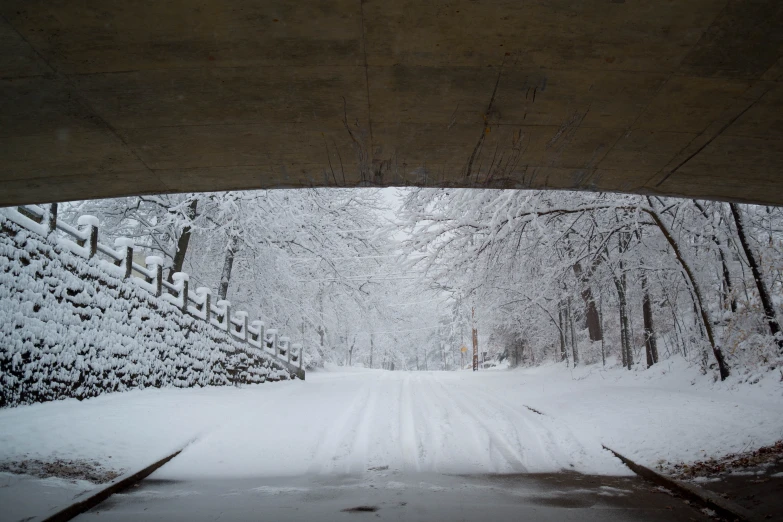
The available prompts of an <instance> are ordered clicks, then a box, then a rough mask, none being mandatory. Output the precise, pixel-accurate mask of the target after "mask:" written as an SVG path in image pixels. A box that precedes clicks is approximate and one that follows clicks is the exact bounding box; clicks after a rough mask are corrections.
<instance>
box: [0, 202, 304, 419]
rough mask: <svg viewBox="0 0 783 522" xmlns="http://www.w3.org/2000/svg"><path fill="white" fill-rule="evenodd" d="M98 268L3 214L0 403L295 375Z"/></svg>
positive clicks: (0, 239) (0, 227) (0, 236)
mask: <svg viewBox="0 0 783 522" xmlns="http://www.w3.org/2000/svg"><path fill="white" fill-rule="evenodd" d="M99 263H102V262H101V261H96V260H93V261H89V262H88V261H86V260H85V259H82V258H80V257H79V256H76V255H74V254H72V253H71V252H69V251H67V250H65V249H63V248H62V247H61V246H59V245H57V246H54V245H51V244H49V243H47V242H46V240H44V239H43V238H41V237H39V236H38V235H37V234H34V233H30V232H28V231H26V230H24V229H22V228H21V227H19V226H18V225H16V224H14V223H12V222H11V221H9V220H7V219H5V218H4V217H2V216H0V347H1V349H0V407H7V406H16V405H20V404H29V403H33V402H42V401H49V400H56V399H62V398H66V397H74V398H78V399H85V398H87V397H95V396H97V395H100V394H102V393H106V392H114V391H125V390H130V389H134V388H147V387H166V386H174V387H191V386H207V385H226V384H230V382H231V381H234V380H236V381H239V382H252V383H260V382H264V381H266V380H278V379H281V378H289V373H288V371H287V370H285V369H283V367H282V366H281V365H280V364H279V363H277V362H275V361H274V360H273V359H272V358H271V357H270V356H268V355H266V354H264V353H263V352H262V351H261V350H256V349H254V348H251V347H248V346H247V345H245V344H244V343H241V342H238V341H236V340H234V339H233V338H232V336H231V335H230V334H229V333H227V332H224V331H221V330H219V329H217V328H214V327H212V326H210V325H208V324H206V323H204V322H203V321H200V320H198V319H196V318H193V317H191V316H189V315H186V314H182V313H181V312H180V311H179V310H178V309H177V307H176V306H174V305H172V304H170V303H167V302H165V301H164V300H162V299H156V298H155V297H154V296H152V295H151V294H149V293H148V292H146V291H144V290H142V289H140V288H139V286H138V285H135V284H134V283H133V282H131V281H123V280H122V279H121V278H120V277H117V276H115V275H112V274H113V273H110V272H109V271H107V270H106V269H105V267H103V266H98V264H99ZM103 264H104V265H105V264H106V263H103ZM109 268H113V267H109ZM118 275H119V274H118ZM232 368H241V371H240V372H238V373H237V374H236V375H235V376H234V377H231V373H232V372H231V369H232Z"/></svg>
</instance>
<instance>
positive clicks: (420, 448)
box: [0, 361, 783, 520]
mask: <svg viewBox="0 0 783 522" xmlns="http://www.w3.org/2000/svg"><path fill="white" fill-rule="evenodd" d="M774 377H775V376H774V375H772V377H770V378H768V379H766V380H762V381H761V382H759V383H757V384H755V385H753V386H749V385H746V384H739V383H736V382H735V383H732V382H726V383H720V382H717V383H716V382H712V381H711V380H710V379H709V377H707V376H702V375H700V374H699V373H698V372H697V371H696V370H695V369H693V368H691V367H688V366H687V365H686V364H685V363H684V361H681V362H680V363H678V362H677V361H674V362H667V363H664V364H661V365H659V366H658V367H656V368H653V369H651V370H647V371H645V372H627V371H624V370H622V369H617V368H615V369H609V370H604V369H603V368H601V367H596V366H593V367H582V368H579V369H577V370H568V369H565V368H563V367H562V366H560V365H549V366H544V367H539V368H533V369H523V370H517V371H482V372H478V373H473V372H401V371H397V372H387V371H381V370H364V369H356V370H351V369H344V368H333V369H331V370H329V371H319V372H311V373H310V374H308V378H307V381H305V382H301V381H294V382H281V383H275V384H264V385H255V386H246V387H244V388H226V387H224V388H202V389H188V390H183V389H149V390H143V391H133V392H127V393H117V394H110V395H105V396H101V397H97V398H94V399H90V400H86V401H83V402H79V401H76V400H65V401H58V402H51V403H45V404H36V405H32V406H24V407H18V408H11V409H6V410H2V411H0V463H1V462H6V463H7V462H20V461H25V460H29V459H38V460H41V461H51V460H53V459H64V460H74V461H80V462H87V463H96V464H99V465H102V466H104V467H107V468H111V469H115V470H125V471H128V470H134V469H139V468H141V467H144V466H146V465H147V464H149V463H150V462H153V461H155V460H157V459H159V458H161V457H163V456H165V455H167V454H169V453H170V452H171V451H172V450H173V449H176V448H179V447H181V446H182V445H183V444H184V443H187V442H188V441H192V440H194V442H193V443H192V444H190V445H189V446H188V447H187V448H186V449H185V451H183V452H182V453H181V454H180V455H179V456H178V457H176V458H175V459H174V460H172V461H171V462H169V463H168V464H166V465H165V466H164V467H162V468H161V469H159V470H158V471H156V472H155V473H154V474H153V475H152V476H151V477H150V478H151V479H153V480H158V481H164V482H165V481H174V482H172V483H177V484H178V483H183V482H198V481H201V482H203V481H213V482H214V481H216V480H244V479H259V480H260V479H263V480H267V481H272V483H274V482H275V481H278V482H280V483H285V482H286V481H289V482H290V481H292V480H293V481H296V480H298V479H297V477H307V480H310V481H312V480H319V477H322V478H323V480H326V481H333V480H337V479H338V478H339V477H346V476H350V477H362V476H366V477H373V476H376V475H377V474H378V473H382V474H384V476H398V477H408V478H409V479H410V477H413V476H415V475H416V474H419V473H420V474H422V476H431V477H434V476H443V474H470V475H473V476H476V475H482V474H496V473H503V474H505V473H547V472H559V471H563V470H568V471H576V472H581V473H585V474H595V475H626V476H627V475H630V472H629V471H628V470H627V468H625V467H624V466H623V465H622V464H620V462H619V461H618V460H617V459H615V458H614V457H613V456H611V454H610V453H609V452H607V451H605V450H603V449H602V447H601V445H602V444H606V445H607V446H610V447H613V448H614V449H616V450H618V451H621V452H622V453H624V454H626V455H628V456H630V457H632V458H634V459H635V460H637V461H638V462H640V463H642V464H646V465H648V466H652V467H654V466H655V465H656V464H657V463H658V462H659V461H660V460H671V461H689V460H697V459H701V458H704V457H705V456H708V455H718V454H725V453H729V452H737V451H741V450H743V449H748V448H754V447H758V446H761V445H767V444H771V443H773V442H775V441H776V440H779V439H781V438H783V403H782V402H781V401H780V397H781V390H783V384H781V383H780V382H779V380H778V379H776V378H774ZM530 408H533V409H535V410H538V411H539V412H541V413H536V412H534V411H532V410H531V409H530ZM59 480H60V479H46V480H44V481H39V482H38V483H35V488H33V489H36V488H37V489H36V491H41V488H58V487H59V488H62V484H61V482H58V481H59ZM395 480H396V479H395ZM2 481H5V482H7V484H6V483H5V482H2ZM0 482H2V483H0V486H2V487H0V504H3V503H8V502H10V501H13V502H17V503H19V502H23V500H22V499H24V498H29V499H30V503H29V505H19V506H17V507H18V508H19V509H17V510H16V511H15V512H27V511H25V510H28V511H29V510H33V511H32V512H30V513H29V514H31V515H32V514H36V513H40V511H41V509H44V510H45V509H47V508H50V507H52V506H51V505H45V501H44V500H42V499H44V498H45V497H43V496H41V495H40V494H35V495H27V497H25V495H24V494H23V492H21V493H20V489H24V488H27V489H30V488H29V487H28V486H30V485H31V484H33V483H32V482H31V481H28V480H26V479H25V480H16V479H13V478H11V477H9V476H8V475H5V476H3V475H2V474H0ZM393 482H394V480H392V483H393ZM78 486H79V487H81V488H85V487H90V484H89V483H87V482H83V481H80V482H79V483H78ZM72 489H73V488H70V489H69V491H66V492H64V493H63V494H65V495H66V497H67V496H68V495H70V494H71V493H72ZM31 491H32V489H31ZM58 494H59V493H57V491H55V490H54V489H51V495H48V498H51V499H52V500H51V502H55V501H56V499H57V498H60V497H59V496H58ZM60 496H62V495H60ZM17 518H18V517H17ZM0 520H5V518H4V517H3V516H0ZM8 520H11V519H8ZM13 520H16V518H13Z"/></svg>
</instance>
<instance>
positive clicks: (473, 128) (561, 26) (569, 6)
mask: <svg viewBox="0 0 783 522" xmlns="http://www.w3.org/2000/svg"><path fill="white" fill-rule="evenodd" d="M0 15H1V16H2V18H1V19H0V205H9V204H18V203H25V202H47V201H56V200H71V199H85V198H96V197H109V196H122V195H129V194H139V193H161V192H190V191H209V190H228V189H249V188H268V187H303V186H334V185H340V186H357V185H364V186H367V185H428V186H464V187H499V188H564V189H585V190H601V191H604V190H605V191H623V192H638V193H655V194H667V195H680V196H687V197H700V198H717V199H726V200H734V201H746V202H759V203H771V204H783V60H781V53H783V2H780V1H779V0H770V1H758V0H728V1H727V0H688V1H674V0H662V1H650V0H601V1H599V0H594V1H580V0H538V1H527V0H525V1H521V0H496V1H476V0H449V1H448V2H441V1H435V0H433V1H429V0H427V1H422V0H401V1H394V0H350V1H348V0H296V1H283V0H270V1H257V0H165V1H163V0H139V1H130V2H129V1H127V0H122V1H120V0H83V1H80V2H73V1H67V0H48V1H42V0H0Z"/></svg>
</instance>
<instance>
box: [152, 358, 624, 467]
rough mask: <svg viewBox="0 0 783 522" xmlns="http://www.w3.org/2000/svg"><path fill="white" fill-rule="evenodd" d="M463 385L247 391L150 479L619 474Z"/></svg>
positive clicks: (441, 378) (520, 412)
mask: <svg viewBox="0 0 783 522" xmlns="http://www.w3.org/2000/svg"><path fill="white" fill-rule="evenodd" d="M474 380H475V379H474ZM468 382H469V380H468V379H465V378H463V376H462V375H459V374H451V373H438V372H431V373H430V372H381V371H378V372H353V373H321V374H313V375H312V377H311V378H310V379H309V380H308V381H307V382H306V383H304V384H294V386H295V388H294V389H289V390H285V391H282V390H281V391H280V392H278V393H271V394H269V395H268V397H265V394H263V393H262V392H265V391H266V390H258V395H256V393H255V392H256V389H248V390H246V391H245V393H246V394H247V395H248V396H249V397H248V398H246V399H245V400H247V401H251V400H253V401H255V403H254V404H249V403H245V404H246V408H245V409H244V413H243V414H242V415H241V416H239V417H238V418H236V419H231V420H229V421H227V422H225V423H224V424H223V425H221V426H219V427H216V428H214V429H212V430H209V431H208V432H206V433H204V435H202V437H201V438H200V439H199V440H198V442H197V443H195V444H193V445H192V446H191V447H189V448H188V449H187V450H185V452H183V453H182V455H180V456H179V457H178V458H177V459H175V460H174V461H172V462H171V463H170V464H169V465H167V466H166V467H165V468H164V469H162V470H161V471H160V472H159V476H160V477H161V478H172V479H183V478H191V477H216V476H218V477H229V476H230V477H236V476H258V475H272V476H281V475H300V474H310V475H312V474H357V473H362V472H364V471H367V470H369V469H373V468H376V469H377V468H383V467H388V468H390V469H393V470H400V471H405V472H438V473H520V472H531V471H557V470H560V469H572V470H574V469H576V470H588V469H592V470H595V469H600V470H602V471H603V472H608V473H620V474H621V473H624V468H623V467H622V466H621V465H619V464H618V463H616V461H615V460H614V459H613V458H612V457H611V456H609V455H608V454H604V452H601V451H591V449H593V448H585V447H584V445H583V442H581V441H580V440H578V439H577V438H576V437H574V436H573V434H572V433H571V432H570V430H569V429H568V427H566V426H564V425H563V424H562V423H559V422H558V421H557V420H555V419H552V418H549V417H545V416H542V415H538V414H536V413H533V412H532V411H530V410H528V409H526V408H524V407H523V406H521V405H520V404H516V405H512V404H510V403H509V402H507V401H505V400H503V399H502V397H501V398H498V397H494V398H493V396H492V394H491V393H489V392H488V391H485V390H482V389H481V388H482V387H481V386H467V384H468ZM479 382H484V383H487V380H486V379H485V378H480V379H479ZM289 388H290V387H289ZM251 397H252V398H251ZM233 406H234V407H236V405H233ZM599 448H600V445H599Z"/></svg>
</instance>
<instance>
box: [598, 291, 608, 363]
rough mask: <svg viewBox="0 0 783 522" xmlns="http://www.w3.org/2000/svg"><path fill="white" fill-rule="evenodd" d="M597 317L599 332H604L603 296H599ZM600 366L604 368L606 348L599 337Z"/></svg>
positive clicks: (602, 338) (602, 337)
mask: <svg viewBox="0 0 783 522" xmlns="http://www.w3.org/2000/svg"><path fill="white" fill-rule="evenodd" d="M598 317H599V319H600V321H601V332H603V331H604V296H603V295H601V296H600V300H599V302H598ZM601 364H602V365H603V366H606V346H605V345H604V336H603V335H602V336H601Z"/></svg>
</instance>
